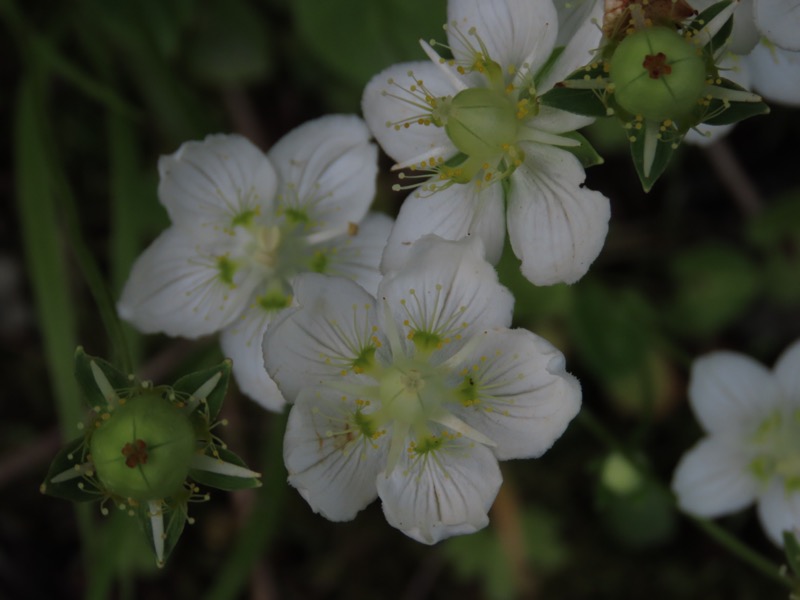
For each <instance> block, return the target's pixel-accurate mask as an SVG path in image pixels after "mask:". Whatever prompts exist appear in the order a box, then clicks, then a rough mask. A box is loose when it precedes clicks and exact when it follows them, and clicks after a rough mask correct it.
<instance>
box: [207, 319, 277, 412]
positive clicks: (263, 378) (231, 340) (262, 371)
mask: <svg viewBox="0 0 800 600" xmlns="http://www.w3.org/2000/svg"><path fill="white" fill-rule="evenodd" d="M273 316H274V313H271V312H267V311H264V310H261V309H260V307H257V306H256V307H253V308H251V309H249V310H247V311H245V313H244V315H243V316H242V317H241V318H240V319H239V320H237V321H236V322H234V323H233V324H231V325H229V326H228V327H227V328H226V329H225V330H224V331H223V332H222V336H221V337H220V344H221V346H222V352H223V354H224V355H225V356H227V357H228V358H230V359H232V360H233V376H234V378H235V379H236V383H237V384H238V386H239V389H240V390H241V391H242V392H243V393H244V394H245V395H246V396H248V397H249V398H251V399H252V400H254V401H255V402H257V403H258V404H260V405H261V406H262V407H263V408H265V409H267V410H269V411H272V412H281V411H283V409H284V408H285V407H286V400H285V399H284V398H283V394H281V392H280V390H279V389H278V386H277V385H276V384H275V382H274V381H273V380H272V379H271V378H270V376H269V374H268V373H267V369H266V367H265V366H264V354H263V351H262V346H263V343H264V336H265V335H266V332H267V329H268V327H269V323H270V321H271V319H272V318H273Z"/></svg>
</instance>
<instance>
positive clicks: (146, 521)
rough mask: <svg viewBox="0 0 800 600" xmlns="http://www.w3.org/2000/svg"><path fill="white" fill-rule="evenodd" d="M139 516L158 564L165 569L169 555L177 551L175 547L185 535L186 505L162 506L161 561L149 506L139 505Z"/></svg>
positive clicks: (145, 504) (140, 523)
mask: <svg viewBox="0 0 800 600" xmlns="http://www.w3.org/2000/svg"><path fill="white" fill-rule="evenodd" d="M137 515H138V518H139V525H140V526H141V527H142V529H143V530H144V534H145V536H146V537H147V543H148V544H149V545H150V548H151V549H152V550H153V554H154V555H155V557H156V564H158V566H159V567H163V566H164V563H165V562H167V558H169V555H170V554H172V551H173V550H174V549H175V545H176V544H177V543H178V540H179V539H180V537H181V534H182V533H183V528H184V526H185V525H186V504H185V503H184V504H183V505H182V506H181V505H180V504H179V505H178V507H177V508H174V507H164V506H163V505H162V518H163V519H164V551H163V553H162V556H161V560H160V561H159V559H158V552H157V551H156V544H155V536H154V534H153V521H152V519H151V518H150V516H149V506H148V504H147V503H146V502H145V503H142V504H140V505H139V510H138V512H137Z"/></svg>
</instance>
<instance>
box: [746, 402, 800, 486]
mask: <svg viewBox="0 0 800 600" xmlns="http://www.w3.org/2000/svg"><path fill="white" fill-rule="evenodd" d="M751 443H752V444H753V446H754V450H755V458H754V459H753V460H752V461H751V462H750V470H751V472H752V473H753V474H754V475H755V476H756V478H757V479H759V481H762V482H767V481H769V480H770V479H772V478H773V477H780V478H781V479H782V480H783V483H784V486H785V487H786V491H787V492H796V491H800V409H796V410H794V412H792V413H790V414H788V415H787V414H784V413H781V412H779V411H775V412H774V413H772V414H771V415H770V416H769V417H767V418H766V419H764V420H763V421H762V422H761V423H760V424H759V426H758V428H757V429H756V431H755V434H754V435H753V438H752V440H751Z"/></svg>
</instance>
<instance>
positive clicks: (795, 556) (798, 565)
mask: <svg viewBox="0 0 800 600" xmlns="http://www.w3.org/2000/svg"><path fill="white" fill-rule="evenodd" d="M783 549H784V551H785V552H786V562H787V563H788V564H789V567H790V568H791V569H792V571H794V574H795V575H798V576H800V541H798V540H797V536H796V535H795V534H794V533H792V532H791V531H784V532H783Z"/></svg>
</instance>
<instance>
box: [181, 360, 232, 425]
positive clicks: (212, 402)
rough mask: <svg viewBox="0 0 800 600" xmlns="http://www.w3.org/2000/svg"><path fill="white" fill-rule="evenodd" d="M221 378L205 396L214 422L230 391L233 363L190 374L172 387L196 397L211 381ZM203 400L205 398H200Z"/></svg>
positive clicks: (209, 413)
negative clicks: (195, 394) (196, 393)
mask: <svg viewBox="0 0 800 600" xmlns="http://www.w3.org/2000/svg"><path fill="white" fill-rule="evenodd" d="M214 377H219V380H218V381H217V383H216V385H215V386H214V388H213V389H212V390H211V391H210V392H208V394H207V395H206V396H205V401H206V404H207V405H208V418H209V420H210V421H211V422H213V421H214V420H215V419H216V418H217V415H218V414H219V411H220V409H221V408H222V403H223V401H224V400H225V393H226V392H227V390H228V382H229V381H230V377H231V361H230V360H227V359H226V360H223V361H222V362H221V363H220V364H218V365H215V366H213V367H209V368H208V369H203V370H201V371H195V372H194V373H189V374H188V375H185V376H183V377H181V378H180V379H178V381H176V382H175V384H174V385H173V386H172V387H173V388H174V389H175V391H177V392H183V393H185V394H188V395H194V393H195V392H196V391H198V390H199V389H201V388H202V387H203V386H204V385H205V384H206V383H207V382H208V381H209V380H210V379H212V378H214ZM199 399H200V400H202V399H203V398H199Z"/></svg>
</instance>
